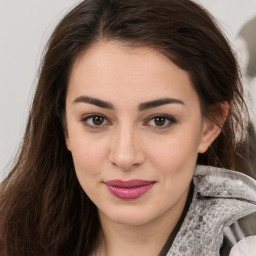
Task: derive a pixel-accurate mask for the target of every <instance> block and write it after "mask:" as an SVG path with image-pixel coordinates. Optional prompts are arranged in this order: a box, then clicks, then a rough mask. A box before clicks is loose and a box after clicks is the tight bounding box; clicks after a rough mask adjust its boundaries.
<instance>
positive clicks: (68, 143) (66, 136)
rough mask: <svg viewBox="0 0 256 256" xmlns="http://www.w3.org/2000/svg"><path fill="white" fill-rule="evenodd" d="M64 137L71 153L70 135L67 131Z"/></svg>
mask: <svg viewBox="0 0 256 256" xmlns="http://www.w3.org/2000/svg"><path fill="white" fill-rule="evenodd" d="M64 136H65V141H66V145H67V149H68V150H69V151H70V147H69V145H70V142H69V135H68V131H67V129H65V130H64Z"/></svg>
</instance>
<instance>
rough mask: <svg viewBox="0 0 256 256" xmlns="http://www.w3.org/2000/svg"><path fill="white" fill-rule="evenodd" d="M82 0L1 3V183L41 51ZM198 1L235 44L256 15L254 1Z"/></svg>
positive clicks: (18, 138) (22, 123) (18, 134)
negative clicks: (65, 15)
mask: <svg viewBox="0 0 256 256" xmlns="http://www.w3.org/2000/svg"><path fill="white" fill-rule="evenodd" d="M80 1H81V0H44V1H36V0H23V1H18V0H13V1H7V0H0V180H1V178H2V177H3V176H4V175H5V174H6V172H7V170H8V167H10V163H11V161H12V159H13V158H14V156H15V152H16V150H17V148H18V144H19V143H20V141H21V139H22V134H23V132H24V128H25V124H26V118H27V112H28V107H29V103H30V100H31V97H32V95H33V89H34V87H35V84H36V73H37V69H38V66H39V63H40V58H41V55H42V51H43V47H44V45H45V43H46V41H47V39H48V37H49V35H50V33H51V31H52V29H53V27H54V26H55V25H56V23H57V22H58V20H59V19H60V17H62V16H63V15H64V14H65V13H66V12H67V11H68V9H70V8H71V7H72V6H74V5H75V4H76V3H78V2H80ZM197 2H199V3H201V4H202V5H204V6H205V7H206V8H208V9H209V10H210V11H211V12H212V13H213V14H214V16H216V17H217V18H218V19H219V20H220V21H221V23H222V26H223V28H224V30H225V31H226V33H227V34H228V36H229V37H230V38H231V40H234V39H235V37H236V35H237V33H238V31H239V30H240V28H241V26H242V24H244V23H245V21H247V20H248V19H250V18H252V17H253V16H256V0H246V1H245V0H236V1H234V0H197ZM245 3H246V4H245Z"/></svg>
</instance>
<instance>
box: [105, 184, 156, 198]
mask: <svg viewBox="0 0 256 256" xmlns="http://www.w3.org/2000/svg"><path fill="white" fill-rule="evenodd" d="M154 184H155V181H148V180H128V181H122V180H110V181H107V182H105V185H106V186H107V188H108V190H109V191H110V193H111V194H112V195H114V196H115V197H117V198H119V199H123V200H134V199H137V198H139V197H141V196H142V195H144V194H145V193H146V192H147V191H148V190H150V189H151V188H152V186H153V185H154Z"/></svg>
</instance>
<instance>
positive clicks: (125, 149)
mask: <svg viewBox="0 0 256 256" xmlns="http://www.w3.org/2000/svg"><path fill="white" fill-rule="evenodd" d="M143 159H144V158H143V153H142V151H141V148H140V145H139V136H138V131H136V129H135V128H134V127H133V126H132V125H128V124H122V125H120V126H118V127H117V129H116V130H115V131H114V132H113V136H112V140H111V152H110V161H111V162H112V163H113V164H114V165H116V166H118V167H119V168H120V169H122V170H128V169H129V168H130V167H132V166H134V165H138V164H139V163H141V162H142V161H143Z"/></svg>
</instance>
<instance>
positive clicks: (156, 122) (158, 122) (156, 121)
mask: <svg viewBox="0 0 256 256" xmlns="http://www.w3.org/2000/svg"><path fill="white" fill-rule="evenodd" d="M176 123H177V121H176V119H175V118H174V117H172V116H169V115H165V114H156V115H153V116H151V117H150V118H149V119H148V120H147V121H146V122H145V123H144V125H146V126H150V127H152V128H155V129H168V128H169V127H170V126H172V125H174V124H176Z"/></svg>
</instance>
